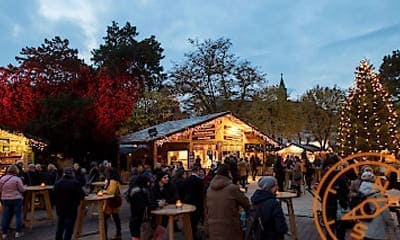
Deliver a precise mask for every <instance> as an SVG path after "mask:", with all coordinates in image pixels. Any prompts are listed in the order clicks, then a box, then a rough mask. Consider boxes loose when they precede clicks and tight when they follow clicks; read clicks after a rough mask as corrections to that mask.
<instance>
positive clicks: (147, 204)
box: [128, 175, 157, 239]
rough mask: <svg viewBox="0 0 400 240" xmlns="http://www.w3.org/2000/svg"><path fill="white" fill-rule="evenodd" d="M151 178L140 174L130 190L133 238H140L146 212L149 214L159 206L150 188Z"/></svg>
mask: <svg viewBox="0 0 400 240" xmlns="http://www.w3.org/2000/svg"><path fill="white" fill-rule="evenodd" d="M149 186H150V179H149V178H148V177H147V176H145V175H139V176H138V177H137V179H136V183H135V186H134V187H133V188H132V189H130V191H129V193H128V194H129V195H128V196H129V197H128V199H129V204H130V206H131V216H130V219H129V230H130V232H131V237H132V239H140V226H141V224H142V222H143V221H144V219H143V216H144V212H145V211H146V210H147V211H148V212H147V214H150V211H151V210H153V209H156V208H157V202H155V201H154V199H153V196H152V194H151V191H150V189H149Z"/></svg>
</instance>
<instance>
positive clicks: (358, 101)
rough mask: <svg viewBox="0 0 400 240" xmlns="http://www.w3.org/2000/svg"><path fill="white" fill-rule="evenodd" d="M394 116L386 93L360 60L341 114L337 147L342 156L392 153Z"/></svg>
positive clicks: (394, 148) (373, 74) (377, 78)
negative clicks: (365, 153)
mask: <svg viewBox="0 0 400 240" xmlns="http://www.w3.org/2000/svg"><path fill="white" fill-rule="evenodd" d="M396 120H397V114H396V112H395V111H394V110H393V103H392V101H391V99H390V96H389V93H388V92H387V91H386V89H385V88H384V86H383V85H382V84H381V82H380V80H379V77H378V75H377V74H376V73H375V72H374V68H373V66H372V65H370V64H369V63H368V61H366V60H362V61H361V62H360V65H359V66H358V67H357V69H356V72H355V86H353V87H352V88H350V91H349V96H348V97H347V98H346V100H345V102H344V105H343V107H342V109H341V112H340V123H339V129H338V130H339V131H338V147H339V150H340V153H341V155H342V156H346V155H349V154H354V153H357V152H380V151H383V150H388V151H389V152H394V151H395V150H396V149H397V148H398V146H399V141H398V139H397V137H396V134H397V130H396Z"/></svg>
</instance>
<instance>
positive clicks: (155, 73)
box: [92, 21, 165, 89]
mask: <svg viewBox="0 0 400 240" xmlns="http://www.w3.org/2000/svg"><path fill="white" fill-rule="evenodd" d="M138 35H139V33H138V32H137V30H136V27H135V26H132V25H131V24H130V23H129V22H127V23H126V24H125V26H124V27H122V28H120V27H119V26H118V24H117V23H116V22H114V21H113V22H112V24H111V26H108V27H107V36H105V37H104V38H103V39H104V41H105V43H104V44H101V45H100V47H99V48H98V49H94V50H93V51H92V55H93V57H92V60H93V62H94V65H95V66H96V67H97V68H98V69H100V68H102V67H107V69H108V70H109V71H110V73H111V74H112V75H116V74H125V73H128V74H129V75H130V76H131V77H132V81H133V82H136V83H138V84H139V85H140V86H145V87H147V88H149V89H159V88H160V87H161V86H162V81H163V80H164V79H165V74H164V73H163V67H162V66H161V63H160V61H161V60H162V59H163V58H164V56H163V55H162V53H163V51H164V50H163V49H162V48H161V44H160V43H159V42H158V41H157V40H156V39H155V37H154V36H151V37H149V38H146V39H143V40H141V41H138V40H136V37H137V36H138Z"/></svg>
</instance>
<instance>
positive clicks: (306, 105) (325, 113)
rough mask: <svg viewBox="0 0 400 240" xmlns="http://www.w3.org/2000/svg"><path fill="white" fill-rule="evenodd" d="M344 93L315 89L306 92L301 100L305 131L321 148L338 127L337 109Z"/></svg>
mask: <svg viewBox="0 0 400 240" xmlns="http://www.w3.org/2000/svg"><path fill="white" fill-rule="evenodd" d="M344 94H345V93H344V91H343V90H341V89H339V88H338V87H337V86H334V87H333V88H329V87H321V86H319V85H317V86H316V87H314V88H312V89H310V90H308V91H307V92H306V93H305V94H304V95H303V96H302V98H301V105H302V108H303V113H302V114H303V116H304V119H305V121H304V122H305V129H304V130H306V131H308V132H310V133H311V134H312V135H313V136H314V137H315V139H316V140H317V141H318V142H319V143H320V145H321V146H326V143H329V141H330V140H331V136H332V134H334V132H335V130H336V129H337V127H338V123H339V121H338V120H339V119H338V117H339V115H338V113H339V108H340V106H341V105H342V104H343V101H344V97H345V96H344Z"/></svg>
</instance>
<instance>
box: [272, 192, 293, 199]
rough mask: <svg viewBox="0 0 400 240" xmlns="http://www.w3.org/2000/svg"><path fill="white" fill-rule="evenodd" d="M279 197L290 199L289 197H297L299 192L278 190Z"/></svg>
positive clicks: (277, 196) (277, 195)
mask: <svg viewBox="0 0 400 240" xmlns="http://www.w3.org/2000/svg"><path fill="white" fill-rule="evenodd" d="M275 196H276V198H277V199H288V198H296V197H297V194H296V193H292V192H276V195H275Z"/></svg>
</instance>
